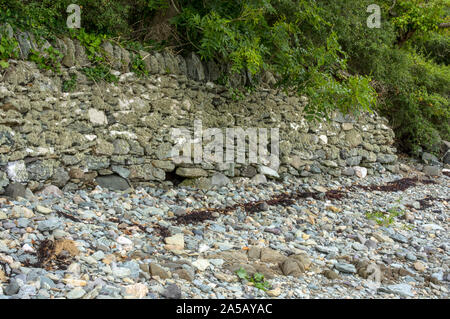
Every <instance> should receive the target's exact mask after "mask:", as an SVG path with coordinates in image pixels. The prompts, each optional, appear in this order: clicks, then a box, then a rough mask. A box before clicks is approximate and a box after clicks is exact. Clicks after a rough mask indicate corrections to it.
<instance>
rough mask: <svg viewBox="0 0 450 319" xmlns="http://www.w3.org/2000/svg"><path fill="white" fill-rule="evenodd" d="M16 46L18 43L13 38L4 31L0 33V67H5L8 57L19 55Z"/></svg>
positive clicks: (13, 57)
mask: <svg viewBox="0 0 450 319" xmlns="http://www.w3.org/2000/svg"><path fill="white" fill-rule="evenodd" d="M18 48H19V47H18V43H17V41H16V40H15V39H14V38H10V37H9V36H8V35H7V34H6V32H5V33H3V34H0V68H7V67H8V66H9V63H8V60H9V59H17V58H18V57H19V49H18Z"/></svg>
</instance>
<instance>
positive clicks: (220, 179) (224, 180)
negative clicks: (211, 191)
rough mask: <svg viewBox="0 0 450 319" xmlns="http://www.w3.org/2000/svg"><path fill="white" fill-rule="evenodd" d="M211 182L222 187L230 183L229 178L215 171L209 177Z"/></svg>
mask: <svg viewBox="0 0 450 319" xmlns="http://www.w3.org/2000/svg"><path fill="white" fill-rule="evenodd" d="M211 183H212V185H213V186H217V187H222V186H226V185H228V184H229V183H230V179H229V178H228V177H226V176H225V175H224V174H221V173H215V174H214V175H213V176H212V177H211Z"/></svg>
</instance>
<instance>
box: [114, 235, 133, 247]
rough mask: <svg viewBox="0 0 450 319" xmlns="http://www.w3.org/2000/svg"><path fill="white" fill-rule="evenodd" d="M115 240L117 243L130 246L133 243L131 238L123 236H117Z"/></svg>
mask: <svg viewBox="0 0 450 319" xmlns="http://www.w3.org/2000/svg"><path fill="white" fill-rule="evenodd" d="M116 241H117V242H118V243H119V244H121V245H125V246H131V245H133V242H132V241H131V240H129V239H128V238H126V237H123V236H119V237H117V239H116Z"/></svg>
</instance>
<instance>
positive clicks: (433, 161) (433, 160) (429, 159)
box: [422, 152, 439, 165]
mask: <svg viewBox="0 0 450 319" xmlns="http://www.w3.org/2000/svg"><path fill="white" fill-rule="evenodd" d="M422 161H423V162H424V163H425V164H429V165H439V159H438V158H437V157H436V156H434V155H433V154H430V153H426V152H424V153H423V154H422Z"/></svg>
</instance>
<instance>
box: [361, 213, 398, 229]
mask: <svg viewBox="0 0 450 319" xmlns="http://www.w3.org/2000/svg"><path fill="white" fill-rule="evenodd" d="M404 214H405V212H403V211H399V210H397V209H395V208H391V209H389V210H388V211H387V212H380V211H376V212H367V213H366V217H367V218H368V219H371V220H373V221H375V222H376V223H377V224H378V225H380V226H385V227H388V226H390V225H392V224H393V223H394V222H395V218H396V217H398V216H402V215H404Z"/></svg>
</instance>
